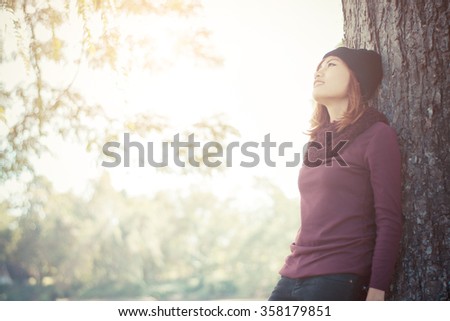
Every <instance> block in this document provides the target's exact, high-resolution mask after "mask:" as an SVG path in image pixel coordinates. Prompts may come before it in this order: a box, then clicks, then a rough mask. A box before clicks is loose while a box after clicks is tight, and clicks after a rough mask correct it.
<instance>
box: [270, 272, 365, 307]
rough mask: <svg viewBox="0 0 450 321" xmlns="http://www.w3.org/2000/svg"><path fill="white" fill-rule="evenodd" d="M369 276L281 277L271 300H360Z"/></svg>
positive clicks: (363, 296) (363, 295) (349, 274)
mask: <svg viewBox="0 0 450 321" xmlns="http://www.w3.org/2000/svg"><path fill="white" fill-rule="evenodd" d="M368 283H369V278H368V277H362V276H359V275H356V274H351V273H344V274H326V275H319V276H313V277H307V278H299V279H290V278H287V277H284V276H283V277H281V279H280V280H279V281H278V283H277V285H276V286H275V289H274V290H273V292H272V294H271V295H270V297H269V301H360V300H365V299H366V296H367V289H368Z"/></svg>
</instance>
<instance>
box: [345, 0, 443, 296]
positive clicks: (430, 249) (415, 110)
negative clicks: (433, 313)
mask: <svg viewBox="0 0 450 321" xmlns="http://www.w3.org/2000/svg"><path fill="white" fill-rule="evenodd" d="M342 7H343V14H344V31H345V36H344V44H345V45H346V46H348V47H351V48H366V49H375V50H376V51H378V52H379V53H380V54H381V56H382V60H383V69H384V78H383V82H382V84H381V86H380V92H379V95H378V97H377V98H376V99H375V100H374V101H373V104H374V106H375V107H377V108H378V109H379V110H380V111H382V112H384V113H385V115H386V116H387V117H388V119H389V120H390V122H391V125H392V127H394V128H395V129H396V130H397V133H398V138H399V143H400V147H401V152H402V161H403V170H402V171H403V173H402V174H403V216H404V229H403V240H402V249H401V253H400V258H399V260H398V263H397V268H396V272H395V275H394V278H393V282H392V285H391V289H390V293H388V296H387V298H388V299H392V300H448V299H449V289H450V283H449V280H448V275H449V273H450V271H449V265H450V264H449V261H450V247H449V244H450V225H449V220H450V217H449V216H450V215H449V213H450V199H449V195H450V193H449V192H450V191H449V170H450V163H449V153H450V148H449V146H450V144H449V143H450V142H449V140H450V130H449V128H450V125H449V124H450V116H449V115H450V110H449V103H448V102H449V101H450V86H449V79H450V72H449V64H450V52H449V16H450V10H449V1H443V0H441V1H435V0H416V1H406V0H397V1H387V0H384V1H373V0H357V1H355V0H342Z"/></svg>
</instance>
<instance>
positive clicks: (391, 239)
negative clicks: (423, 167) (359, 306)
mask: <svg viewBox="0 0 450 321" xmlns="http://www.w3.org/2000/svg"><path fill="white" fill-rule="evenodd" d="M365 160H366V162H367V164H368V168H369V171H370V182H371V186H372V190H373V200H374V208H375V223H376V241H375V248H374V253H373V258H372V273H371V279H370V287H373V288H376V289H380V290H383V291H386V290H387V289H388V288H389V284H390V281H391V278H392V275H393V272H394V268H395V262H396V259H397V256H398V252H399V245H400V239H401V232H402V209H401V156H400V150H399V146H398V142H397V136H396V133H395V131H394V129H392V128H391V127H389V126H387V125H384V126H380V128H379V130H377V132H376V134H375V135H374V136H373V137H372V139H371V141H370V142H369V144H368V146H367V150H366V155H365Z"/></svg>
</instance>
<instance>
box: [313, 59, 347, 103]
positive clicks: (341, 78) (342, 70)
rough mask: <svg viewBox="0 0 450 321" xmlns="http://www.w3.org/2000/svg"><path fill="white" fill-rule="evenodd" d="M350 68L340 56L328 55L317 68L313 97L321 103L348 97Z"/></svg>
mask: <svg viewBox="0 0 450 321" xmlns="http://www.w3.org/2000/svg"><path fill="white" fill-rule="evenodd" d="M349 82H350V69H349V68H348V67H347V65H346V64H345V63H344V62H343V61H342V60H341V59H340V58H338V57H334V56H330V57H326V58H325V59H324V60H323V61H322V62H321V63H320V65H319V67H318V68H317V71H316V73H315V77H314V88H313V97H314V99H315V100H316V101H317V102H318V103H319V104H323V105H327V102H330V101H333V100H340V99H343V98H346V97H347V93H348V84H349Z"/></svg>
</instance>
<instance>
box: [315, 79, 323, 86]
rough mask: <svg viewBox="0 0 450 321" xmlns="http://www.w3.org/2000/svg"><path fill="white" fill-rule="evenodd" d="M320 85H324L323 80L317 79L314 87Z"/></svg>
mask: <svg viewBox="0 0 450 321" xmlns="http://www.w3.org/2000/svg"><path fill="white" fill-rule="evenodd" d="M319 85H323V81H320V80H316V81H315V82H314V87H317V86H319Z"/></svg>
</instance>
